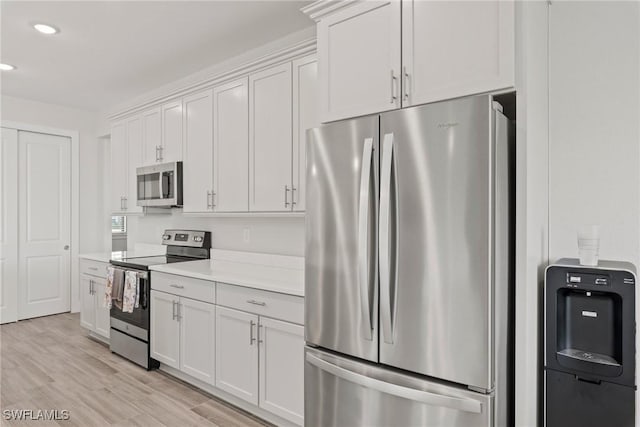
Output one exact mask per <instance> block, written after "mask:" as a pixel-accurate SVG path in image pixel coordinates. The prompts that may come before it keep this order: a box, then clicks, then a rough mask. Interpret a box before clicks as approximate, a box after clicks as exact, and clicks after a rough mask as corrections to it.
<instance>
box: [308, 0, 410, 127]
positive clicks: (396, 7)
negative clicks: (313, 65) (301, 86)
mask: <svg viewBox="0 0 640 427" xmlns="http://www.w3.org/2000/svg"><path fill="white" fill-rule="evenodd" d="M400 24H401V16H400V1H398V0H392V1H371V2H363V3H359V4H357V5H355V6H351V7H348V8H345V9H343V10H341V11H339V12H337V13H335V14H334V15H331V16H328V17H327V18H325V19H323V20H321V21H320V22H319V23H318V55H319V66H320V68H319V77H320V105H321V110H320V111H321V118H322V121H323V122H328V121H332V120H339V119H344V118H347V117H355V116H362V115H366V114H371V113H377V112H381V111H387V110H392V109H395V108H399V107H400V98H399V92H400V86H399V83H400V80H399V79H400V51H401V48H400V35H401V34H400Z"/></svg>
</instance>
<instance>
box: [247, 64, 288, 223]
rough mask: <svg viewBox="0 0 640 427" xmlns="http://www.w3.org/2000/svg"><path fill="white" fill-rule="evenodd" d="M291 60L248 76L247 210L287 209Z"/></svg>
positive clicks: (271, 210) (270, 210) (268, 210)
mask: <svg viewBox="0 0 640 427" xmlns="http://www.w3.org/2000/svg"><path fill="white" fill-rule="evenodd" d="M291 103H292V99H291V63H290V62H289V63H286V64H282V65H278V66H276V67H272V68H269V69H267V70H264V71H261V72H258V73H255V74H252V75H251V76H249V210H250V211H258V212H273V211H290V210H291V181H292V167H291V164H292V123H291V119H292V118H291V113H292V105H291Z"/></svg>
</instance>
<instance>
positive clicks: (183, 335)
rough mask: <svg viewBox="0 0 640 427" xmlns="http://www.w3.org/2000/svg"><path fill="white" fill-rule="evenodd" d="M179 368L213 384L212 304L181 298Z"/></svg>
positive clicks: (213, 333)
mask: <svg viewBox="0 0 640 427" xmlns="http://www.w3.org/2000/svg"><path fill="white" fill-rule="evenodd" d="M178 315H179V319H180V369H181V370H182V372H184V373H185V374H189V375H191V376H192V377H194V378H197V379H199V380H201V381H204V382H206V383H208V384H211V385H215V377H214V366H215V364H214V358H215V352H214V351H215V324H216V311H215V306H214V305H213V304H207V303H205V302H200V301H195V300H192V299H189V298H180V308H179V310H178Z"/></svg>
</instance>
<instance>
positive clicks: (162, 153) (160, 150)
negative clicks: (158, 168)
mask: <svg viewBox="0 0 640 427" xmlns="http://www.w3.org/2000/svg"><path fill="white" fill-rule="evenodd" d="M158 151H159V152H160V161H162V159H163V158H164V147H163V146H162V145H158Z"/></svg>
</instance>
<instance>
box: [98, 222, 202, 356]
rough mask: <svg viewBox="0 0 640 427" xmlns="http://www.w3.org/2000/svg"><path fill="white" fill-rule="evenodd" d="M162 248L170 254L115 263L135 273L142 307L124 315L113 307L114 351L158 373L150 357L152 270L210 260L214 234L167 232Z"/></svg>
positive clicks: (118, 267)
mask: <svg viewBox="0 0 640 427" xmlns="http://www.w3.org/2000/svg"><path fill="white" fill-rule="evenodd" d="M162 244H164V245H167V254H166V255H162V256H152V257H140V258H125V259H123V260H121V261H111V264H112V265H113V266H114V267H115V268H117V269H119V270H124V272H125V273H126V272H128V271H134V272H135V273H136V275H137V276H138V289H139V292H138V293H139V304H138V307H137V308H134V309H133V312H132V313H127V312H124V311H122V309H121V308H118V307H116V305H113V306H112V308H111V331H110V332H111V338H110V348H111V351H112V352H114V353H117V354H119V355H121V356H123V357H126V358H127V359H129V360H131V361H132V362H134V363H136V364H138V365H140V366H142V367H144V368H146V369H154V368H157V367H158V366H159V363H158V362H157V361H155V360H153V359H151V357H150V354H149V337H150V336H151V335H150V329H149V326H150V322H149V319H150V310H149V304H150V299H151V298H150V294H151V272H150V271H149V266H151V265H159V264H169V263H174V262H186V261H194V260H198V259H208V258H209V250H210V249H211V233H210V232H208V231H193V230H166V231H165V232H164V234H163V236H162Z"/></svg>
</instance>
